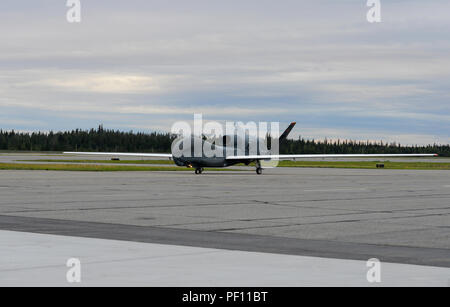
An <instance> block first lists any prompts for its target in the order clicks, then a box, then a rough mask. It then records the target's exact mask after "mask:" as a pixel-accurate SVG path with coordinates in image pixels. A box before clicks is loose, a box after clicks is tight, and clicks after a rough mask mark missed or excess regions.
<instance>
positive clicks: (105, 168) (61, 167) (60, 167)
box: [0, 163, 231, 172]
mask: <svg viewBox="0 0 450 307" xmlns="http://www.w3.org/2000/svg"><path fill="white" fill-rule="evenodd" d="M0 170H33V171H34V170H36V171H77V172H79V171H87V172H117V171H122V172H124V171H127V172H136V171H142V172H160V171H165V172H166V171H190V172H193V171H194V170H193V169H192V168H185V167H172V166H134V165H93V164H26V163H0ZM208 170H212V171H226V170H227V169H221V168H208V169H207V171H208ZM228 170H229V171H231V170H230V169H228Z"/></svg>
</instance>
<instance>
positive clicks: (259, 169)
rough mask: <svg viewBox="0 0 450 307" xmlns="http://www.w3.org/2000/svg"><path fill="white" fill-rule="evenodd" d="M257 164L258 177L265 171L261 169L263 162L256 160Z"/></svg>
mask: <svg viewBox="0 0 450 307" xmlns="http://www.w3.org/2000/svg"><path fill="white" fill-rule="evenodd" d="M255 164H256V173H257V174H258V175H261V174H262V171H263V169H262V167H261V162H260V161H259V160H256V162H255Z"/></svg>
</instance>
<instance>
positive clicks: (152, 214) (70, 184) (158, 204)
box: [0, 154, 450, 267]
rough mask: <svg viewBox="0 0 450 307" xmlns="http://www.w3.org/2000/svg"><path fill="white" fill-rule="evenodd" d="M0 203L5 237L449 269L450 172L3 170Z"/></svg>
mask: <svg viewBox="0 0 450 307" xmlns="http://www.w3.org/2000/svg"><path fill="white" fill-rule="evenodd" d="M5 157H8V159H12V158H11V155H3V154H2V155H1V156H0V162H4V161H5V159H6V158H5ZM14 158H16V159H22V157H18V156H15V157H14ZM25 158H28V156H27V157H25ZM39 158H41V159H48V158H53V157H46V156H39ZM72 158H73V157H72ZM0 195H1V197H0V229H2V230H8V231H11V230H12V231H19V232H31V233H42V234H52V235H65V236H75V237H87V238H98V239H114V240H122V241H134V242H146V243H158V244H171V245H184V246H192V247H206V248H217V249H225V250H240V251H250V252H264V253H275V254H287V255H302V256H316V257H327V258H339V259H356V260H367V259H369V258H378V259H380V260H381V261H386V262H394V263H405V264H419V265H427V266H438V267H450V172H449V171H418V170H384V169H374V170H357V169H312V168H276V169H267V170H265V171H264V174H263V175H262V176H258V175H256V174H255V173H254V170H253V169H249V171H248V172H212V171H208V170H206V172H205V173H204V174H202V175H194V174H191V173H189V172H51V171H0Z"/></svg>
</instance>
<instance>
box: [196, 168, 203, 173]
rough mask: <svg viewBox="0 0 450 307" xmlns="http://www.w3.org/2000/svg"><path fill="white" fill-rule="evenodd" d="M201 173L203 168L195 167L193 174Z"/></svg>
mask: <svg viewBox="0 0 450 307" xmlns="http://www.w3.org/2000/svg"><path fill="white" fill-rule="evenodd" d="M201 173H203V168H196V169H195V174H196V175H199V174H201Z"/></svg>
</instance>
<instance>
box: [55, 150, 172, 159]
mask: <svg viewBox="0 0 450 307" xmlns="http://www.w3.org/2000/svg"><path fill="white" fill-rule="evenodd" d="M63 154H68V155H94V156H114V157H118V156H128V157H151V158H172V154H160V153H122V152H79V151H66V152H63Z"/></svg>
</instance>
